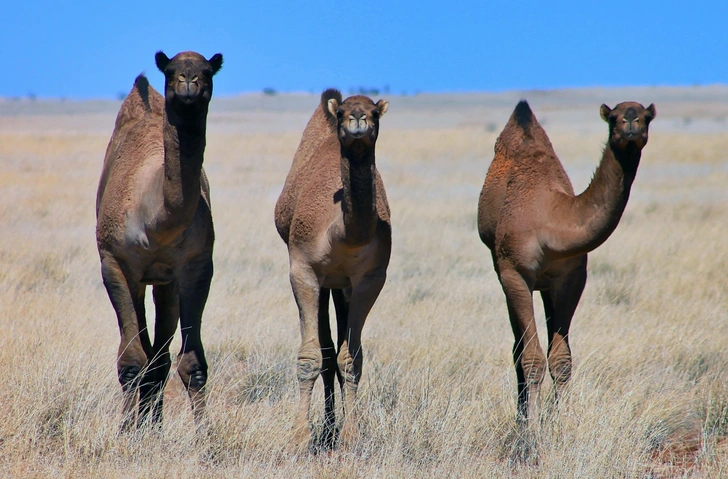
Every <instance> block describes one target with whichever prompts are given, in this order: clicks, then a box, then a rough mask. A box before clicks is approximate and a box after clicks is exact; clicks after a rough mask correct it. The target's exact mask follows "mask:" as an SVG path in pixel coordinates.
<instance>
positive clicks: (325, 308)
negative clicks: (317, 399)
mask: <svg viewBox="0 0 728 479" xmlns="http://www.w3.org/2000/svg"><path fill="white" fill-rule="evenodd" d="M329 292H330V290H329V289H327V288H321V292H320V293H319V343H320V344H321V355H322V356H323V358H322V364H321V377H322V378H323V381H324V434H323V438H322V441H321V442H322V445H323V446H324V447H325V448H332V447H333V445H334V441H335V435H336V434H335V432H336V410H335V406H336V401H335V398H334V394H335V389H334V378H335V377H336V374H337V370H338V369H337V365H336V347H335V346H334V341H333V339H332V338H331V323H330V319H329Z"/></svg>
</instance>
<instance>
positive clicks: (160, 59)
mask: <svg viewBox="0 0 728 479" xmlns="http://www.w3.org/2000/svg"><path fill="white" fill-rule="evenodd" d="M154 62H155V63H156V64H157V68H159V71H160V72H162V73H164V69H165V68H167V65H169V57H168V56H167V55H165V54H164V52H163V51H162V50H159V51H158V52H157V53H156V55H154Z"/></svg>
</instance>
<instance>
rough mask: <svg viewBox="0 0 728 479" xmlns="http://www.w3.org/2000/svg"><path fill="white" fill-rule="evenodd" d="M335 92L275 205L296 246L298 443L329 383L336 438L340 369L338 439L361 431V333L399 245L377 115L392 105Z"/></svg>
mask: <svg viewBox="0 0 728 479" xmlns="http://www.w3.org/2000/svg"><path fill="white" fill-rule="evenodd" d="M341 98H342V97H341V93H340V92H339V91H337V90H334V89H328V90H326V91H324V92H323V94H322V95H321V103H320V104H319V106H318V107H317V108H316V110H315V111H314V113H313V116H312V117H311V119H310V120H309V122H308V124H307V125H306V129H305V130H304V132H303V137H302V138H301V143H300V145H299V147H298V150H297V151H296V154H295V156H294V158H293V164H292V166H291V170H290V172H289V173H288V176H287V178H286V182H285V185H284V187H283V191H282V192H281V195H280V197H279V198H278V201H277V203H276V207H275V225H276V229H277V230H278V234H280V236H281V238H282V239H283V241H284V242H285V243H286V245H287V246H288V254H289V264H290V280H291V287H292V289H293V295H294V298H295V300H296V304H297V306H298V310H299V319H300V327H301V346H300V348H299V351H298V362H297V376H298V381H299V387H300V404H299V408H298V411H297V414H296V416H295V419H294V425H293V439H292V444H293V446H294V448H295V449H297V450H304V449H306V448H308V447H311V446H312V444H313V443H312V438H311V432H310V428H309V426H310V424H309V409H310V404H311V392H312V389H313V386H314V383H315V381H316V378H317V377H318V376H319V374H320V375H321V376H322V377H323V381H324V393H325V401H324V402H325V404H324V431H325V432H324V437H323V441H322V442H323V444H324V445H325V446H326V447H333V445H334V442H335V441H336V438H335V436H336V431H335V426H334V424H335V412H334V376H335V375H337V376H338V379H339V384H340V386H341V391H342V396H343V405H344V407H343V410H344V411H343V417H344V419H343V422H342V426H341V431H340V434H339V435H338V442H339V444H340V445H341V446H342V447H347V446H349V445H351V444H352V442H353V441H354V439H355V437H356V432H357V419H356V410H355V401H356V393H357V388H358V384H359V379H360V377H361V371H362V350H361V332H362V328H363V326H364V322H365V320H366V318H367V315H368V314H369V311H370V310H371V308H372V306H373V305H374V302H375V301H376V299H377V297H378V296H379V292H380V291H381V289H382V287H383V286H384V281H385V278H386V274H387V265H388V264H389V256H390V253H391V247H392V235H391V223H390V219H389V205H388V203H387V196H386V194H385V191H384V184H383V183H382V180H381V178H380V176H379V173H378V172H377V168H376V165H375V161H374V148H375V144H376V141H377V136H378V134H379V118H380V117H381V116H382V115H384V113H385V112H386V111H387V108H388V107H389V103H388V102H387V101H385V100H379V101H378V102H377V103H376V104H375V103H374V102H373V101H372V100H371V99H369V98H368V97H366V96H361V95H356V96H352V97H349V98H347V99H346V100H345V101H343V102H342V99H341ZM329 294H331V296H332V297H333V301H334V307H335V310H336V320H337V343H338V354H337V353H336V349H335V348H334V342H333V340H332V337H331V327H330V325H329Z"/></svg>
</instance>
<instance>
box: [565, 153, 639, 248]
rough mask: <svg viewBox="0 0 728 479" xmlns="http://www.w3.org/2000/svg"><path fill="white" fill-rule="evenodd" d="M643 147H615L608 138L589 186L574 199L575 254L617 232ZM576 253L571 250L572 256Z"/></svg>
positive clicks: (572, 246)
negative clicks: (630, 148)
mask: <svg viewBox="0 0 728 479" xmlns="http://www.w3.org/2000/svg"><path fill="white" fill-rule="evenodd" d="M640 156H641V151H640V150H639V149H637V148H634V149H632V150H628V151H619V150H617V151H615V150H614V149H613V148H612V146H611V144H610V143H609V142H608V143H607V146H606V147H605V148H604V153H603V155H602V160H601V162H600V163H599V166H598V167H597V170H596V171H595V172H594V177H593V178H592V181H591V183H590V184H589V186H588V187H587V189H586V190H585V191H584V192H583V193H582V194H580V195H579V196H577V197H575V198H574V200H573V202H572V207H573V208H572V215H573V217H572V218H571V219H570V221H571V222H572V223H571V224H573V225H576V226H577V230H576V231H577V232H576V233H575V234H574V235H573V238H572V241H570V243H571V244H570V245H569V246H568V247H567V249H569V250H571V251H570V253H572V254H582V253H587V252H589V251H592V250H594V249H595V248H597V247H598V246H600V245H601V244H602V243H604V242H605V241H606V240H607V238H609V236H610V235H611V234H612V233H613V232H614V230H615V229H616V228H617V225H618V224H619V220H620V219H621V218H622V213H624V209H625V207H626V206H627V200H629V193H630V189H631V188H632V182H633V181H634V179H635V176H636V175H637V167H638V166H639V162H640ZM572 254H569V256H571V255H572Z"/></svg>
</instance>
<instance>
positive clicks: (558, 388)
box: [478, 101, 656, 419]
mask: <svg viewBox="0 0 728 479" xmlns="http://www.w3.org/2000/svg"><path fill="white" fill-rule="evenodd" d="M655 114H656V112H655V107H654V105H650V106H649V107H647V108H644V107H643V106H642V105H640V104H639V103H635V102H625V103H620V104H619V105H617V106H616V107H615V108H614V110H611V109H610V108H609V107H608V106H607V105H602V106H601V116H602V118H603V119H604V121H606V122H607V123H609V139H608V140H607V144H606V146H605V147H604V153H603V155H602V161H601V163H600V164H599V167H598V168H597V170H596V172H595V173H594V178H593V179H592V181H591V183H590V184H589V187H588V188H587V189H586V190H585V191H584V192H583V193H582V194H580V195H579V196H575V195H574V189H573V187H572V186H571V182H570V181H569V178H568V177H567V176H566V172H565V171H564V168H563V167H562V165H561V163H560V162H559V160H558V158H557V157H556V154H555V153H554V150H553V147H552V146H551V142H550V141H549V139H548V137H547V136H546V132H545V131H544V130H543V128H541V125H539V123H538V121H537V120H536V117H535V116H534V115H533V113H532V112H531V109H530V108H529V106H528V103H526V102H525V101H521V102H520V103H519V104H518V106H516V109H515V111H514V112H513V115H511V118H510V120H509V121H508V123H507V124H506V126H505V128H504V129H503V132H502V133H501V134H500V136H499V137H498V140H497V141H496V144H495V157H494V158H493V162H492V163H491V165H490V168H489V169H488V174H487V176H486V178H485V184H484V185H483V190H482V191H481V193H480V201H479V203H478V231H479V233H480V238H481V240H482V241H483V243H485V244H486V245H487V246H488V248H490V250H491V254H492V256H493V265H494V267H495V271H496V273H497V274H498V278H499V280H500V283H501V286H502V287H503V292H504V293H505V295H506V304H507V306H508V315H509V317H510V320H511V327H512V328H513V334H514V336H515V344H514V346H513V361H514V363H515V366H516V375H517V378H518V412H519V417H521V418H524V419H525V418H527V417H528V416H529V415H531V416H533V415H534V410H533V408H534V407H535V404H536V403H537V400H532V401H530V402H529V397H536V396H537V395H538V391H539V388H540V385H541V382H542V380H543V377H544V374H545V369H546V359H545V358H544V354H543V351H542V350H541V346H540V345H539V342H538V337H537V333H536V324H535V321H534V313H533V291H534V290H538V291H541V297H542V299H543V304H544V310H545V313H546V324H547V329H548V368H549V372H550V373H551V377H552V378H553V380H554V385H555V392H556V398H557V399H558V397H559V396H560V394H561V393H562V390H563V388H564V387H565V385H566V384H567V382H568V381H569V379H570V377H571V351H570V349H569V336H568V333H569V326H570V325H571V318H572V316H573V315H574V311H575V310H576V306H577V304H578V303H579V298H580V297H581V293H582V291H583V290H584V285H585V284H586V276H587V275H586V264H587V253H588V252H589V251H592V250H593V249H595V248H597V247H598V246H599V245H601V244H602V243H604V241H606V240H607V238H609V235H611V234H612V232H613V231H614V229H615V228H616V227H617V224H618V223H619V220H620V218H621V217H622V213H623V212H624V208H625V206H626V205H627V200H628V198H629V192H630V188H631V187H632V182H633V181H634V178H635V175H636V174H637V167H638V166H639V162H640V156H641V152H642V148H644V146H645V145H646V144H647V134H648V126H649V124H650V122H651V121H652V120H653V119H654V118H655Z"/></svg>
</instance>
